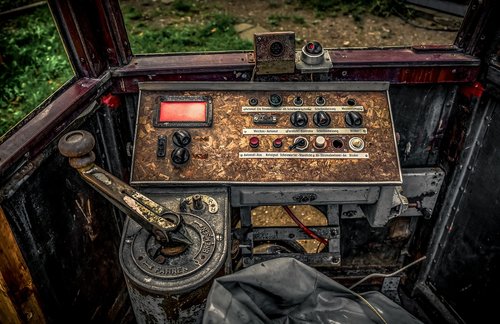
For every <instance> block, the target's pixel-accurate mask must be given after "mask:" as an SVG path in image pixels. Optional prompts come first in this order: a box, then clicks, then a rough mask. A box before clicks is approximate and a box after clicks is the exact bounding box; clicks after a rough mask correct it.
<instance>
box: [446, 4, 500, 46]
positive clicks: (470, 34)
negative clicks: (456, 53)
mask: <svg viewBox="0 0 500 324" xmlns="http://www.w3.org/2000/svg"><path fill="white" fill-rule="evenodd" d="M499 10H500V2H498V1H496V0H472V1H470V4H469V7H468V9H467V13H466V15H465V18H464V20H463V21H462V26H461V28H460V30H459V31H458V33H457V38H456V39H455V45H456V46H457V47H458V48H460V49H461V50H463V51H464V53H466V54H469V55H475V56H484V55H485V54H486V53H485V49H488V47H490V44H492V43H493V39H494V37H495V33H496V32H497V31H498V17H497V16H496V13H498V12H499Z"/></svg>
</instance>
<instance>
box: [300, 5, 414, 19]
mask: <svg viewBox="0 0 500 324" xmlns="http://www.w3.org/2000/svg"><path fill="white" fill-rule="evenodd" d="M300 3H301V4H302V5H304V6H306V7H309V8H313V9H314V10H315V11H316V13H317V14H318V15H319V16H324V15H327V16H328V15H330V16H336V15H338V14H339V13H340V14H344V15H347V14H350V15H352V17H353V18H354V20H356V21H359V20H361V19H362V17H363V15H364V14H366V13H371V14H374V15H376V16H380V17H388V16H390V15H392V14H395V13H407V9H406V6H405V4H404V2H403V1H402V0H352V1H346V0H301V1H300Z"/></svg>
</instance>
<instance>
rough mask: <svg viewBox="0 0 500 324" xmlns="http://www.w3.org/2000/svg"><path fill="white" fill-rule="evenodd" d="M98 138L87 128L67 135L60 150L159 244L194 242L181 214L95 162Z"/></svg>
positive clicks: (106, 196) (70, 162)
mask: <svg viewBox="0 0 500 324" xmlns="http://www.w3.org/2000/svg"><path fill="white" fill-rule="evenodd" d="M94 145H95V139H94V137H93V136H92V134H90V133H89V132H87V131H84V130H76V131H72V132H69V133H67V134H65V135H64V136H63V137H62V138H61V139H60V140H59V144H58V148H59V152H60V153H61V154H62V155H63V156H65V157H68V158H69V164H70V165H71V166H72V167H73V168H75V169H76V170H77V171H78V172H79V173H80V175H81V177H82V178H83V179H84V180H85V181H86V182H87V183H88V184H90V185H91V186H92V187H93V188H94V189H95V190H97V191H98V192H99V193H100V194H101V195H103V196H104V197H105V198H106V199H107V200H108V201H110V202H111V203H112V204H113V205H114V206H116V207H118V208H119V209H120V210H121V211H123V212H124V213H125V214H127V215H128V216H130V217H131V218H132V219H133V220H134V221H136V222H137V223H138V224H140V225H141V226H142V227H143V228H144V229H146V230H147V231H149V232H150V233H151V234H153V235H154V236H155V238H156V239H157V240H158V241H159V242H160V243H183V244H192V241H191V239H190V238H189V237H188V236H187V234H186V232H185V230H184V228H183V226H182V221H183V220H182V216H181V215H180V214H179V213H176V212H174V211H172V210H170V209H168V208H166V207H164V206H162V205H160V204H158V203H157V202H155V201H153V200H151V199H149V198H148V197H146V196H144V195H143V194H141V193H140V192H138V191H137V190H135V189H134V188H132V187H130V186H129V185H127V184H126V183H124V182H123V181H121V180H120V179H118V178H117V177H115V176H113V175H112V174H110V173H109V172H107V171H105V170H103V169H102V168H100V167H98V166H97V165H95V164H94V161H95V154H94V152H93V151H92V149H93V148H94Z"/></svg>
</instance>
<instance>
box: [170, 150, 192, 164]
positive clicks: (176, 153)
mask: <svg viewBox="0 0 500 324" xmlns="http://www.w3.org/2000/svg"><path fill="white" fill-rule="evenodd" d="M189 155H190V154H189V151H188V149H186V148H184V147H178V148H176V149H174V150H173V151H172V162H174V164H184V163H186V162H187V161H189Z"/></svg>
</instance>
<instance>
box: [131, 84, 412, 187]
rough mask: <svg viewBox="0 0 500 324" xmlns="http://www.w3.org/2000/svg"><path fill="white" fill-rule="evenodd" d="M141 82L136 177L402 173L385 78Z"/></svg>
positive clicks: (232, 179)
mask: <svg viewBox="0 0 500 324" xmlns="http://www.w3.org/2000/svg"><path fill="white" fill-rule="evenodd" d="M139 86H140V98H139V108H138V109H139V110H138V118H137V128H136V140H135V146H134V155H133V166H132V169H133V170H132V179H131V183H132V184H136V185H141V184H150V183H166V184H168V183H172V184H173V183H187V184H189V183H207V184H208V183H227V184H245V183H246V184H248V183H252V184H273V183H274V184H275V183H280V184H284V183H288V184H301V183H318V184H395V185H397V184H400V183H401V181H402V180H401V169H400V166H399V160H398V155H397V148H396V142H395V133H394V127H393V122H392V116H391V109H390V103H389V98H388V91H387V90H388V84H387V83H298V82H293V83H292V82H281V83H271V82H256V83H228V82H218V83H200V82H184V83H183V82H151V83H147V82H146V83H141V84H140V85H139Z"/></svg>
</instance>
